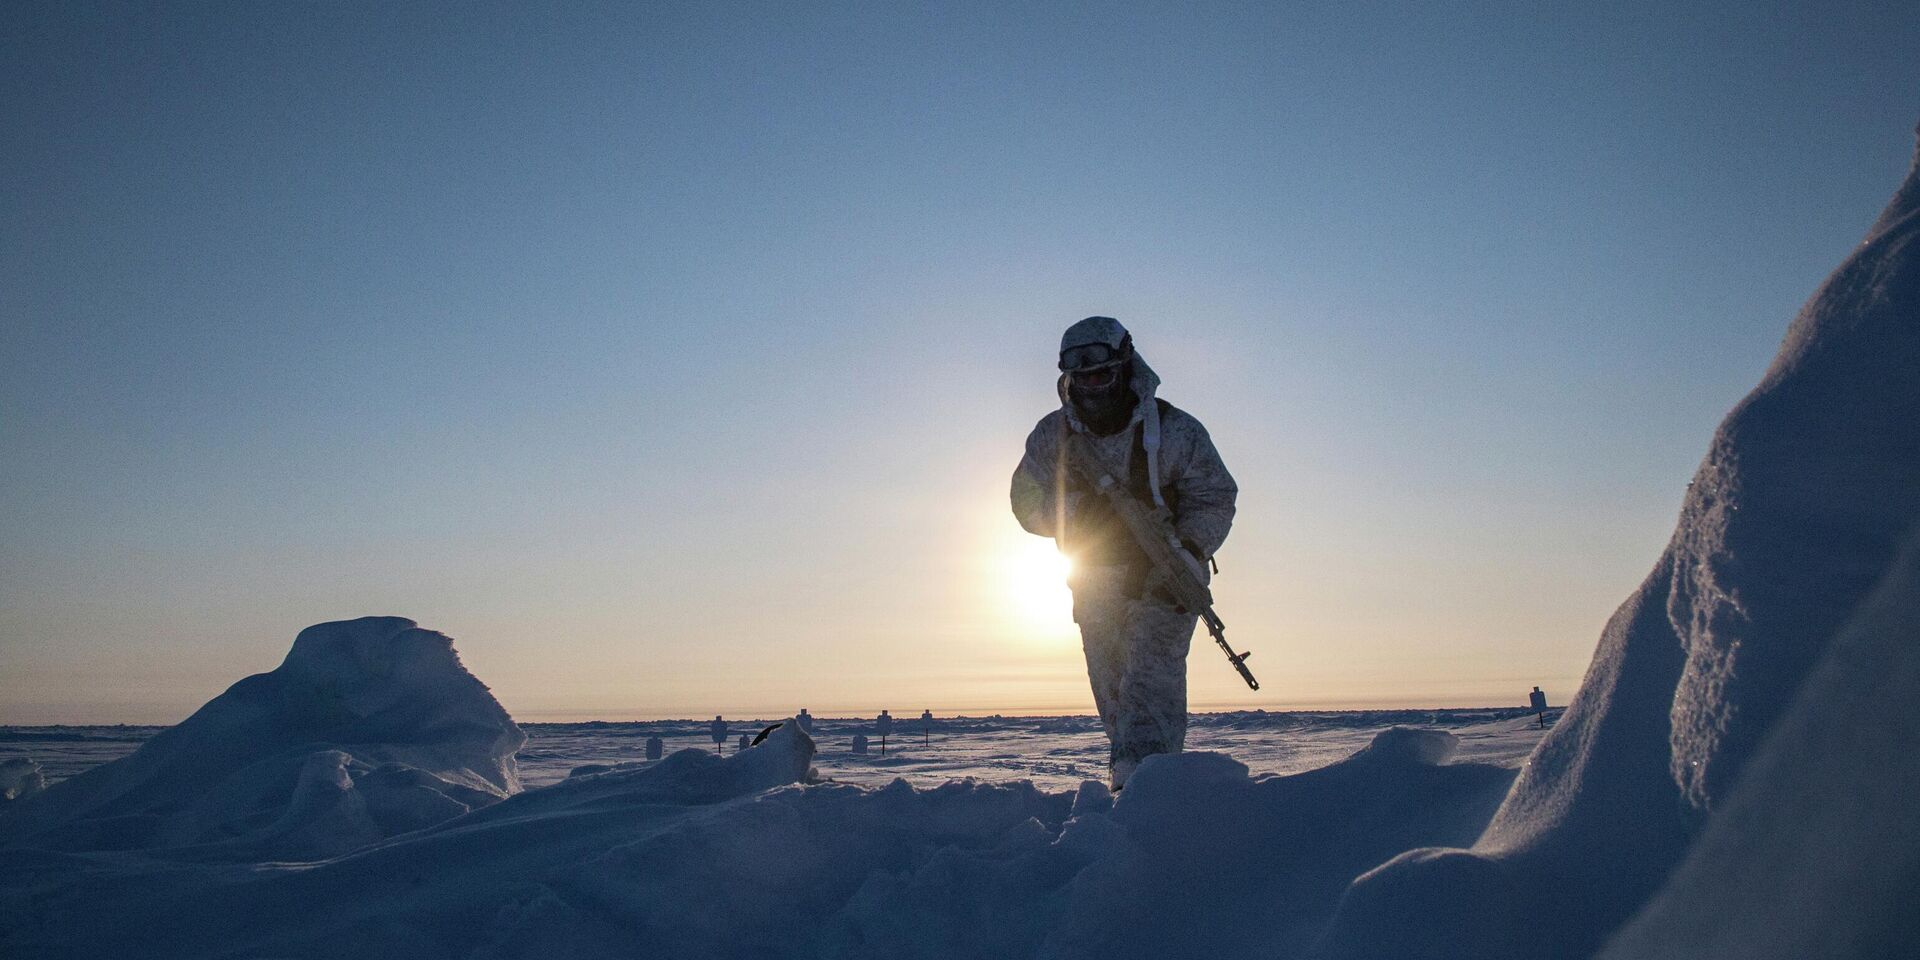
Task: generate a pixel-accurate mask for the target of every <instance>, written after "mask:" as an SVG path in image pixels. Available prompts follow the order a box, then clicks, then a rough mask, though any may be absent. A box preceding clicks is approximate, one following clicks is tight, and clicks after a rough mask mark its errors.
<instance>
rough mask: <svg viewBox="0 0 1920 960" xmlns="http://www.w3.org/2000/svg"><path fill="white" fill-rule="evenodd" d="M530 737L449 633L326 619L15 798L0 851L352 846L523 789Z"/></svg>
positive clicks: (229, 854)
mask: <svg viewBox="0 0 1920 960" xmlns="http://www.w3.org/2000/svg"><path fill="white" fill-rule="evenodd" d="M525 739H526V738H525V736H524V735H523V734H522V733H521V732H520V729H519V728H518V727H516V726H514V723H513V720H512V718H510V717H508V716H507V712H506V711H505V710H504V709H502V708H501V707H500V705H499V703H497V702H496V701H495V700H494V699H493V696H492V694H490V693H488V692H487V688H486V686H485V685H483V684H482V683H481V682H480V681H479V680H476V679H474V677H473V675H472V674H470V673H468V672H467V670H466V668H465V667H463V666H461V665H460V659H459V657H458V655H456V654H455V653H454V651H453V645H452V641H450V640H448V639H447V637H446V636H445V635H443V634H439V633H435V632H433V631H431V630H422V629H420V628H419V627H417V626H416V625H415V624H414V622H413V621H411V620H403V619H400V618H397V617H366V618H363V619H359V620H352V621H343V622H338V623H323V624H319V625H317V626H313V627H309V628H307V629H306V630H303V631H301V632H300V635H299V637H297V638H296V639H295V640H294V643H293V648H292V649H291V650H290V651H288V653H287V657H286V660H285V661H284V662H283V663H281V665H280V666H279V667H278V668H277V669H275V670H273V671H272V672H269V673H262V674H256V675H254V676H251V677H247V678H246V679H244V680H241V681H240V682H239V683H236V684H234V685H233V686H232V687H231V688H229V689H228V690H227V691H226V692H225V693H223V694H221V695H220V696H218V697H215V698H214V699H213V700H210V701H208V702H207V704H206V705H205V706H203V707H201V708H200V710H199V711H197V712H195V713H194V714H193V716H191V717H188V718H187V719H186V720H185V721H182V722H181V723H180V724H179V725H178V726H175V727H172V728H170V729H168V730H165V731H163V732H161V733H160V734H158V735H157V736H155V737H153V738H152V739H151V740H149V741H147V742H146V743H144V744H142V745H141V747H140V749H138V750H137V751H135V752H134V753H133V754H132V755H130V756H128V757H125V758H123V759H121V760H118V761H115V762H113V763H109V764H105V765H102V766H100V767H96V768H95V769H93V770H90V771H87V772H85V773H82V774H80V775H78V776H75V777H72V778H70V779H68V780H64V781H61V782H60V783H57V784H55V785H54V786H52V787H50V788H48V789H46V790H44V791H42V792H40V793H38V794H35V795H32V796H28V797H26V798H24V799H22V800H20V801H17V802H15V803H12V804H9V805H8V807H7V810H6V815H5V816H4V817H0V847H20V846H31V847H34V848H37V849H43V850H69V851H82V850H126V849H152V850H167V851H170V854H169V855H175V856H189V857H194V858H199V859H209V858H212V859H226V860H263V859H271V858H310V857H319V856H327V855H331V854H337V853H344V852H346V851H348V850H352V849H354V848H357V847H360V846H362V845H364V844H367V843H370V842H373V841H376V840H379V839H381V838H384V837H389V836H394V835H397V834H400V833H404V832H407V831H409V830H414V829H417V828H419V827H422V826H426V825H428V824H431V823H435V822H438V821H440V820H445V819H447V818H449V817H453V816H458V815H459V814H462V813H466V812H468V811H469V810H472V809H476V808H479V807H483V806H486V805H488V804H491V803H494V802H497V801H498V800H499V799H500V798H502V797H505V796H507V795H508V794H510V793H513V792H516V791H517V790H519V788H520V783H519V778H518V775H517V774H516V773H515V770H514V761H513V755H514V752H515V751H516V750H518V749H519V748H520V745H521V744H522V743H523V742H524V741H525Z"/></svg>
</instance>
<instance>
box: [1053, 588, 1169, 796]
mask: <svg viewBox="0 0 1920 960" xmlns="http://www.w3.org/2000/svg"><path fill="white" fill-rule="evenodd" d="M1136 582H1137V581H1136ZM1071 583H1072V587H1073V619H1074V621H1075V622H1076V623H1078V624H1079V625H1080V646H1081V649H1083V650H1084V651H1085V652H1086V655H1087V679H1088V680H1090V681H1092V683H1093V702H1094V706H1095V707H1096V708H1097V709H1098V710H1099V711H1100V725H1101V726H1102V727H1103V728H1105V729H1106V733H1107V742H1108V743H1109V744H1110V745H1111V750H1110V752H1109V754H1108V763H1109V765H1110V766H1112V767H1114V768H1115V770H1116V771H1117V772H1122V773H1125V772H1131V770H1132V768H1133V767H1134V766H1135V765H1137V764H1138V763H1139V762H1140V761H1141V760H1144V759H1146V758H1147V757H1149V756H1151V755H1153V754H1156V753H1179V752H1180V749H1181V747H1182V746H1184V745H1185V743H1186V739H1187V648H1188V646H1189V644H1190V643H1191V642H1192V641H1193V630H1194V626H1195V624H1196V623H1197V622H1198V621H1199V617H1198V616H1197V615H1195V614H1192V613H1179V612H1176V611H1175V610H1174V609H1173V607H1172V606H1171V605H1168V604H1165V603H1162V602H1160V601H1159V600H1155V599H1143V598H1141V597H1140V596H1138V595H1137V593H1138V588H1137V587H1135V588H1134V589H1132V590H1129V589H1128V588H1129V587H1130V586H1133V584H1131V583H1129V578H1128V577H1127V575H1126V570H1125V568H1123V567H1091V568H1089V569H1085V570H1076V571H1075V576H1074V577H1073V580H1072V581H1071Z"/></svg>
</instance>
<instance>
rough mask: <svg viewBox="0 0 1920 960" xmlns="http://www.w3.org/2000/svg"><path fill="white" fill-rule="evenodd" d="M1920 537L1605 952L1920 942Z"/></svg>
mask: <svg viewBox="0 0 1920 960" xmlns="http://www.w3.org/2000/svg"><path fill="white" fill-rule="evenodd" d="M1916 690H1920V536H1916V537H1915V538H1913V539H1912V540H1910V541H1909V542H1908V545H1907V549H1906V551H1905V553H1904V555H1903V557H1902V558H1901V560H1900V561H1899V562H1898V563H1897V564H1896V565H1895V569H1894V571H1893V572H1892V574H1890V575H1889V576H1888V578H1887V580H1886V581H1885V582H1883V583H1882V584H1881V585H1880V587H1879V589H1878V590H1877V591H1876V592H1875V593H1874V595H1873V596H1872V597H1870V598H1869V599H1868V600H1867V602H1866V603H1865V604H1864V605H1862V607H1861V608H1860V610H1859V611H1858V612H1857V613H1856V615H1855V618H1854V620H1853V622H1852V623H1851V624H1850V625H1849V626H1848V628H1847V629H1846V630H1845V631H1843V632H1842V633H1841V635H1840V637H1839V639H1837V640H1835V641H1834V643H1833V644H1832V647H1831V649H1829V650H1828V652H1827V655H1826V656H1825V658H1823V659H1822V660H1821V662H1820V666H1819V668H1818V669H1817V670H1816V671H1815V672H1814V674H1813V676H1812V677H1810V678H1808V680H1807V682H1806V684H1805V685H1804V686H1803V687H1802V688H1801V690H1800V694H1799V696H1798V697H1797V698H1796V700H1795V701H1794V705H1793V707H1792V709H1791V710H1789V711H1788V712H1787V714H1786V715H1785V716H1784V717H1782V718H1781V720H1780V722H1779V723H1778V725H1777V726H1776V728H1775V730H1774V732H1773V734H1772V736H1770V737H1769V738H1768V740H1767V742H1766V744H1765V746H1764V748H1763V749H1762V750H1761V752H1760V753H1759V754H1758V755H1757V756H1755V757H1754V759H1753V760H1752V762H1751V763H1750V764H1749V765H1748V769H1747V772H1746V774H1745V775H1744V776H1743V777H1742V779H1741V782H1740V784H1739V786H1738V787H1737V788H1735V790H1734V792H1733V795H1732V796H1731V797H1730V798H1729V800H1728V802H1727V803H1726V805H1725V806H1724V807H1723V808H1722V809H1720V810H1719V811H1717V812H1716V813H1715V814H1714V816H1713V819H1712V820H1711V821H1710V822H1709V823H1708V825H1707V829H1706V832H1705V833H1704V834H1703V835H1702V836H1701V837H1700V840H1699V841H1698V842H1697V843H1696V844H1694V847H1693V850H1692V851H1691V853H1690V854H1689V855H1688V857H1687V859H1686V861H1685V862H1684V863H1682V864H1681V866H1680V869H1678V870H1677V871H1675V872H1674V875H1673V877H1672V878H1671V879H1670V880H1669V881H1668V883H1667V885H1666V887H1665V888H1664V890H1663V891H1662V892H1661V893H1660V895H1659V896H1658V897H1657V898H1656V899H1655V900H1654V901H1653V903H1651V904H1650V905H1649V906H1648V907H1647V909H1646V910H1645V911H1643V912H1642V913H1641V914H1640V915H1639V916H1638V917H1637V918H1636V919H1635V920H1634V921H1633V922H1632V923H1631V924H1629V925H1628V927H1627V928H1626V930H1625V931H1623V932H1622V933H1621V934H1620V935H1619V936H1618V937H1617V938H1616V939H1615V940H1614V942H1613V943H1612V945H1611V946H1610V947H1609V948H1608V949H1607V951H1606V952H1605V954H1604V955H1603V956H1604V957H1605V958H1606V960H1638V958H1654V957H1686V958H1691V960H1798V958H1806V957H1914V956H1920V802H1916V798H1920V752H1916V750H1915V749H1914V748H1915V745H1916V744H1920V712H1916V711H1915V710H1914V709H1913V699H1914V691H1916Z"/></svg>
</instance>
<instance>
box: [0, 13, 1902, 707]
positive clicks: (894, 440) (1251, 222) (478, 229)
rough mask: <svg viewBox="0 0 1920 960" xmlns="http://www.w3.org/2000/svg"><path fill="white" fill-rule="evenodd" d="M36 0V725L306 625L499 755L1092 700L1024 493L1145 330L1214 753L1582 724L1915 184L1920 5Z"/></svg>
mask: <svg viewBox="0 0 1920 960" xmlns="http://www.w3.org/2000/svg"><path fill="white" fill-rule="evenodd" d="M1671 6H1672V7H1674V8H1675V9H1670V8H1669V5H1666V4H1643V3H1630V4H1600V5H1595V4H1586V3H1582V4H1559V3H1544V4H1543V3H1514V4H1490V3H1468V4H1407V5H1404V6H1403V5H1397V4H1371V3H1351V4H1324V5H1323V4H1313V5H1295V4H1250V5H1196V6H1176V5H1167V4H1130V5H1116V6H1100V7H1097V8H1095V7H1077V6H1076V7H1073V8H1067V7H1065V6H1046V5H1031V4H1013V3H1002V4H956V5H941V6H934V7H920V6H916V5H904V4H898V5H896V4H878V3H876V4H862V5H838V4H835V5H814V4H773V3H764V4H712V5H698V6H680V5H667V4H605V5H588V4H579V5H571V4H570V5H558V6H556V7H553V8H548V7H544V6H534V5H507V4H477V5H459V6H452V5H446V6H429V5H425V4H302V5H295V4H232V5H225V4H209V5H192V6H188V5H157V6H152V7H144V6H121V5H95V4H80V3H58V4H56V3H42V4H32V3H23V4H11V5H8V6H7V7H6V9H5V10H4V12H0V23H4V28H5V36H4V38H0V45H3V47H0V49H3V50H4V54H5V56H4V57H0V78H4V84H3V85H0V86H3V89H0V98H4V103H5V110H4V113H0V137H3V138H4V151H0V163H3V164H4V170H5V174H6V183H7V189H6V190H5V191H4V192H0V324H3V327H0V461H3V463H0V723H48V722H162V723H164V722H172V721H176V720H179V719H181V718H183V717H185V716H186V715H187V714H188V713H190V712H191V711H192V710H194V709H195V708H197V707H198V706H199V705H200V704H201V703H202V702H204V701H205V700H207V699H209V698H211V697H212V696H214V695H216V694H218V693H219V692H220V691H221V690H223V689H225V688H226V687H227V686H228V685H229V684H231V683H232V682H234V681H235V680H237V679H239V678H240V677H242V676H244V675H247V674H250V673H255V672H259V671H263V670H267V669H271V668H272V667H274V666H275V665H277V664H278V663H279V661H280V659H281V658H282V657H283V656H284V655H285V653H286V649H287V647H288V645H289V644H290V643H291V641H292V639H293V636H294V634H295V633H297V632H298V631H299V630H300V629H301V628H303V627H305V626H307V625H309V624H312V623H316V622H320V621H325V620H334V619H344V618H350V617H356V616H362V615H369V614H381V615H399V616H406V617H411V618H413V619H415V620H417V621H419V622H420V623H421V624H422V625H423V626H426V627H430V628H433V629H437V630H441V631H443V632H446V633H448V634H449V635H451V636H452V637H453V638H454V640H455V643H456V645H457V646H458V648H459V650H460V653H461V656H462V658H463V659H464V660H465V662H466V664H467V665H468V667H469V668H471V669H472V670H473V672H474V673H475V674H476V675H477V676H479V677H480V678H481V679H482V680H484V681H486V682H487V683H488V684H489V685H490V686H491V687H492V688H493V690H494V692H495V694H496V695H497V696H498V697H499V698H500V700H501V701H502V702H503V703H504V704H505V705H506V706H507V708H508V709H509V710H511V711H512V712H513V713H514V715H515V716H516V717H518V718H520V719H523V720H535V721H537V720H552V719H580V718H601V719H626V718H650V717H664V716H682V717H686V716H707V715H711V714H714V713H725V714H728V715H729V716H735V715H758V716H774V715H784V714H786V713H789V712H791V711H792V710H794V709H796V708H798V707H801V706H807V707H809V708H811V709H812V710H813V711H814V712H815V713H816V714H821V715H872V714H874V713H877V712H878V711H879V710H880V709H881V708H889V709H892V710H893V711H894V712H895V713H896V714H910V715H911V714H917V713H918V712H919V711H920V710H921V709H922V708H931V709H933V710H934V711H935V712H936V713H938V714H953V713H959V712H970V713H991V712H1005V713H1017V712H1076V713H1086V712H1091V710H1092V702H1091V696H1090V694H1089V693H1088V690H1087V683H1086V678H1085V672H1084V664H1083V662H1082V660H1081V657H1080V652H1079V647H1078V640H1077V635H1076V634H1075V632H1074V630H1073V627H1072V624H1071V623H1070V622H1069V620H1068V613H1067V609H1066V601H1065V590H1064V587H1061V586H1060V585H1059V584H1058V583H1057V580H1053V581H1050V580H1048V576H1049V575H1048V573H1047V567H1046V562H1045V561H1046V559H1047V552H1046V551H1047V550H1048V549H1050V548H1049V547H1048V541H1043V540H1039V539H1037V538H1032V537H1028V536H1027V535H1026V534H1024V533H1023V532H1022V531H1021V530H1020V529H1019V527H1018V525H1017V524H1016V523H1015V522H1014V520H1013V518H1012V517H1011V515H1010V514H1009V512H1008V510H1007V505H1006V495H1007V479H1008V475H1009V473H1010V472H1011V470H1012V468H1013V465H1014V463H1015V462H1016V460H1017V459H1018V457H1019V454H1020V450H1021V443H1022V441H1023V440H1024V438H1025V436H1026V434H1027V431H1028V430H1029V429H1030V428H1031V427H1032V425H1033V423H1034V421H1035V420H1036V419H1038V418H1039V417H1040V416H1041V415H1042V414H1044V413H1045V412H1046V411H1047V410H1048V409H1049V408H1050V407H1051V406H1052V405H1053V403H1054V399H1053V377H1054V369H1053V363H1054V349H1055V346H1056V344H1057V341H1058V336H1059V334H1060V331H1061V330H1062V329H1063V328H1064V327H1065V326H1066V325H1067V324H1069V323H1071V322H1072V321H1074V320H1077V319H1079V318H1080V317H1083V316H1086V315H1089V314H1096V313H1097V314H1107V315H1111V316H1115V317H1118V318H1120V319H1121V320H1122V321H1123V322H1124V323H1126V324H1128V325H1129V327H1131V328H1132V330H1133V331H1134V334H1135V338H1136V341H1137V343H1138V344H1139V347H1140V350H1141V352H1142V354H1143V355H1144V356H1146V357H1147V358H1148V359H1149V360H1150V361H1151V362H1152V363H1153V364H1154V366H1155V367H1156V368H1157V369H1158V370H1159V372H1160V373H1161V375H1162V377H1163V379H1164V381H1165V386H1164V388H1163V391H1162V395H1163V396H1165V397H1166V398H1168V399H1169V400H1171V401H1172V402H1174V403H1176V404H1178V405H1180V406H1181V407H1183V408H1185V409H1187V410H1189V411H1191V412H1193V413H1194V414H1195V415H1196V416H1198V417H1199V418H1200V419H1201V420H1202V421H1203V422H1204V423H1205V424H1206V425H1207V426H1208V427H1209V429H1210V430H1211V431H1212V433H1213V436H1214V438H1215V441H1216V443H1217V445H1218V446H1219V449H1220V450H1221V453H1222V455H1223V457H1224V459H1225V461H1226V463H1227V464H1228V466H1229V467H1230V468H1231V469H1232V471H1233V473H1234V475H1235V477H1236V478H1237V479H1238V481H1239V483H1240V486H1241V498H1240V514H1239V519H1238V521H1237V523H1236V525H1235V529H1234V532H1233V535H1232V536H1231V537H1230V538H1229V540H1228V541H1227V544H1226V547H1225V548H1224V549H1223V550H1222V552H1221V554H1220V557H1219V560H1220V564H1221V568H1222V571H1223V572H1222V575H1221V577H1220V578H1219V579H1218V580H1217V582H1216V595H1217V598H1218V605H1219V610H1220V613H1221V615H1222V616H1223V617H1224V619H1225V620H1226V623H1227V626H1228V636H1229V638H1230V639H1232V640H1233V641H1234V642H1235V643H1236V645H1238V646H1239V647H1240V648H1241V649H1246V648H1251V649H1252V650H1254V651H1255V653H1256V656H1255V657H1254V659H1253V660H1252V661H1250V665H1251V666H1252V667H1253V668H1254V670H1255V672H1256V673H1258V674H1259V675H1260V677H1261V679H1262V681H1263V689H1262V690H1261V691H1260V692H1259V693H1258V694H1251V693H1249V692H1248V691H1247V690H1246V689H1245V688H1244V687H1242V686H1241V685H1240V682H1239V680H1238V679H1237V678H1236V677H1235V676H1234V674H1233V672H1232V670H1231V669H1230V668H1229V667H1228V666H1227V665H1226V664H1225V663H1224V662H1223V660H1222V658H1221V657H1220V655H1219V653H1218V651H1216V650H1215V649H1213V647H1212V645H1211V644H1210V643H1207V642H1205V641H1206V638H1205V635H1204V634H1202V635H1201V636H1200V637H1199V638H1198V640H1197V641H1196V642H1195V644H1194V647H1193V653H1192V655H1191V657H1190V659H1189V676H1190V678H1191V679H1190V691H1191V701H1192V705H1193V708H1194V709H1197V710H1204V709H1219V708H1223V707H1253V706H1261V707H1266V708H1269V709H1285V708H1292V707H1333V706H1408V705H1418V706H1464V705H1485V704H1518V703H1521V702H1524V700H1525V697H1526V692H1527V691H1528V690H1529V689H1530V688H1531V687H1532V686H1533V685H1535V684H1539V685H1542V686H1544V687H1545V688H1546V690H1547V692H1548V694H1549V696H1550V697H1551V698H1552V700H1553V702H1555V703H1556V704H1557V703H1563V702H1565V699H1566V698H1567V697H1568V696H1570V695H1571V694H1572V693H1573V691H1574V690H1575V688H1576V687H1577V685H1578V682H1579V678H1580V676H1581V674H1582V673H1583V672H1584V670H1585V668H1586V664H1587V661H1588V659H1589V658H1590V656H1591V654H1592V651H1593V648H1594V644H1595V642H1596V640H1597V638H1598V636H1599V633H1600V629H1601V627H1602V625H1603V623H1604V622H1605V620H1606V619H1607V617H1608V616H1609V615H1610V614H1611V613H1612V611H1613V609H1614V608H1615V607H1616V606H1617V605H1618V604H1619V603H1620V602H1621V601H1622V600H1623V599H1624V598H1625V597H1626V596H1627V595H1628V593H1629V592H1630V591H1631V590H1632V589H1633V588H1634V587H1635V586H1636V585H1637V584H1638V583H1639V581H1640V580H1641V579H1642V578H1643V577H1644V576H1645V575H1646V573H1647V571H1648V570H1649V569H1650V568H1651V566H1652V563H1653V561H1654V560H1655V558H1656V557H1657V555H1658V553H1659V551H1660V550H1661V548H1662V547H1663V546H1664V544H1665V542H1666V540H1667V537H1668V535H1669V532H1670V531H1671V528H1672V524H1673V520H1674V518H1675V515H1676V512H1677V510H1678V507H1679V503H1680V499H1681V495H1682V492H1683V490H1684V488H1685V485H1686V483H1687V480H1688V479H1689V477H1690V476H1691V474H1692V472H1693V470H1694V468H1695V466H1696V465H1697V464H1698V462H1699V459H1700V457H1701V455H1702V454H1703V453H1704V451H1705V449H1706V444H1707V440H1708V438H1709V436H1710V434H1711V432H1712V430H1713V428H1714V426H1715V425H1716V424H1717V423H1718V422H1719V420H1720V418H1721V417H1722V416H1723V415H1724V414H1725V413H1726V411H1727V410H1728V409H1729V408H1730V407H1731V406H1732V404H1733V403H1734V402H1735V401H1736V400H1738V399H1739V398H1740V396H1741V395H1743V394H1744V393H1745V392H1746V391H1747V390H1748V389H1749V388H1750V387H1751V386H1752V385H1753V383H1754V382H1756V381H1757V380H1758V378H1759V376H1760V374H1761V372H1762V371H1763V370H1764V369H1765V367H1766V365H1767V363H1768V361H1769V359H1770V358H1771V356H1772V354H1773V352H1774V350H1775V348H1776V346H1777V345H1778V343H1779V340H1780V337H1781V334H1782V332H1783V331H1784V329H1785V326H1786V323H1787V321H1788V320H1789V319H1790V318H1791V316H1792V315H1793V313H1794V312H1795V311H1796V309H1797V308H1798V307H1799V305H1800V304H1801V302H1802V301H1803V300H1804V299H1805V298H1806V297H1807V296H1808V295H1809V294H1811V293H1812V291H1813V290H1814V288H1815V286H1816V285H1817V284H1818V283H1819V282H1820V280H1821V279H1822V278H1823V277H1825V276H1826V274H1827V273H1828V272H1829V271H1831V270H1832V268H1833V267H1834V266H1836V265H1837V264H1838V263H1839V262H1840V260H1841V259H1842V258H1843V257H1844V256H1845V255H1846V254H1847V253H1848V251H1849V250H1850V248H1851V247H1852V246H1853V245H1854V244H1855V243H1857V242H1858V240H1859V238H1860V236H1861V235H1862V234H1863V233H1864V232H1865V230H1866V228H1867V225H1868V224H1869V223H1870V222H1871V221H1872V219H1873V218H1874V216H1875V215H1876V214H1877V212H1878V211H1879V209H1880V207H1881V206H1882V205H1883V203H1884V202H1885V200H1886V198H1887V196H1888V195H1889V194H1890V193H1891V192H1892V190H1893V188H1894V187H1895V186H1896V185H1897V184H1898V182H1899V179H1900V176H1901V174H1902V173H1903V172H1904V171H1905V169H1906V166H1907V161H1908V159H1909V157H1910V155H1911V150H1912V146H1913V142H1912V130H1913V127H1914V122H1915V120H1916V119H1920V12H1917V11H1916V9H1915V8H1914V7H1912V5H1910V4H1883V5H1844V6H1843V5H1824V6H1823V5H1806V4H1766V5H1739V6H1736V5H1719V4H1712V5H1709V4H1696V5H1671Z"/></svg>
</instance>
